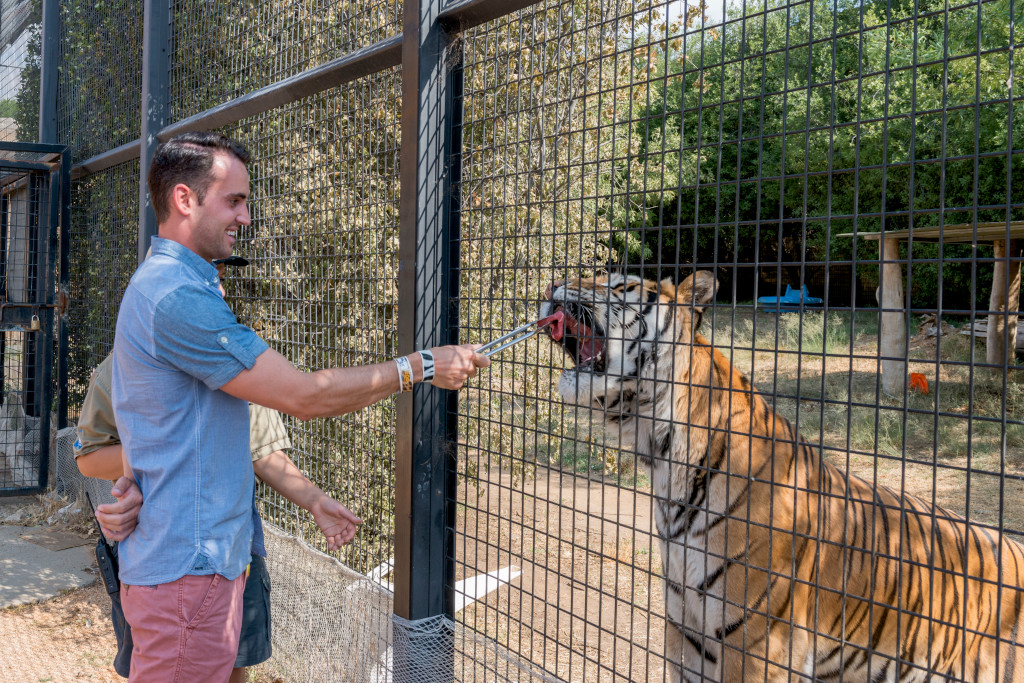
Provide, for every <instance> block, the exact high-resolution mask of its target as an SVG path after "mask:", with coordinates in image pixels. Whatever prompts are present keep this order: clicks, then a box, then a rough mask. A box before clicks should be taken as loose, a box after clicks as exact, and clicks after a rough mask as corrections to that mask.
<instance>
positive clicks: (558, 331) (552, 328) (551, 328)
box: [537, 311, 565, 341]
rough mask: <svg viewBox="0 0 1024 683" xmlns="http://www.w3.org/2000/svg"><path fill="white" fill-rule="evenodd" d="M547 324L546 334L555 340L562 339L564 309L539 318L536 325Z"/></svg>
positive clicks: (563, 334) (563, 332)
mask: <svg viewBox="0 0 1024 683" xmlns="http://www.w3.org/2000/svg"><path fill="white" fill-rule="evenodd" d="M546 323H548V324H547V328H548V334H550V335H551V338H552V339H554V340H555V341H562V337H564V336H565V311H555V312H554V313H553V314H552V315H549V316H548V317H546V318H544V319H542V320H539V321H538V322H537V324H538V325H540V326H541V327H544V326H545V324H546Z"/></svg>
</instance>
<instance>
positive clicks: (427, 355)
mask: <svg viewBox="0 0 1024 683" xmlns="http://www.w3.org/2000/svg"><path fill="white" fill-rule="evenodd" d="M418 353H419V354H420V358H422V359H423V381H424V382H429V381H430V380H432V379H434V354H432V353H431V352H430V351H425V350H424V351H419V352H418Z"/></svg>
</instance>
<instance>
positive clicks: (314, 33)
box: [170, 0, 401, 120]
mask: <svg viewBox="0 0 1024 683" xmlns="http://www.w3.org/2000/svg"><path fill="white" fill-rule="evenodd" d="M172 11H173V16H174V19H173V21H172V31H173V42H174V52H173V54H174V66H173V69H172V73H171V92H172V93H173V97H172V98H171V100H170V101H171V109H172V115H173V117H174V119H175V120H177V119H183V118H186V117H188V116H192V115H193V114H197V113H199V112H201V111H203V110H204V109H207V108H210V107H213V106H215V105H217V104H221V103H223V102H225V101H227V100H230V99H232V98H234V97H238V96H240V95H243V94H245V93H248V92H250V91H252V90H256V89H257V88H261V87H264V86H268V85H271V84H272V83H276V82H278V81H281V80H283V79H285V78H287V77H289V76H294V75H295V74H297V73H300V72H301V71H303V70H305V69H310V68H312V67H315V66H319V65H321V64H323V63H325V62H328V61H330V60H331V59H335V58H337V57H341V56H342V55H346V54H349V53H352V52H355V51H356V50H358V49H360V48H364V47H367V46H369V45H372V44H373V43H375V42H377V41H379V40H383V39H384V38H388V37H390V36H393V35H395V34H398V33H401V5H400V4H399V3H397V2H395V1H394V0H374V1H373V2H352V1H351V0H315V1H314V2H308V1H298V0H274V1H273V2H253V1H247V2H235V1H233V0H221V1H217V2H208V1H207V0H178V2H175V3H173V7H172Z"/></svg>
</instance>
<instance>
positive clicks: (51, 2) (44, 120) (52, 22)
mask: <svg viewBox="0 0 1024 683" xmlns="http://www.w3.org/2000/svg"><path fill="white" fill-rule="evenodd" d="M40 30H41V33H42V49H41V54H40V57H41V61H40V65H39V142H57V80H58V70H57V67H58V64H59V62H60V0H43V16H42V26H40Z"/></svg>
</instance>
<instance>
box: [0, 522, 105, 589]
mask: <svg viewBox="0 0 1024 683" xmlns="http://www.w3.org/2000/svg"><path fill="white" fill-rule="evenodd" d="M47 530H48V529H47V527H39V526H37V527H24V526H6V525H4V526H0V609H2V608H5V607H14V606H15V605H26V604H29V603H33V602H39V601H40V600H49V599H50V598H53V597H56V596H57V595H59V594H60V593H61V592H62V591H66V590H70V589H73V588H82V587H84V586H88V585H90V584H92V583H95V581H96V574H95V573H94V572H95V570H92V568H93V566H94V565H95V564H96V555H95V553H94V552H93V546H92V544H91V543H88V544H87V545H79V546H76V547H72V548H66V549H64V550H58V551H54V550H50V549H48V548H45V547H43V546H41V545H38V544H37V543H33V542H30V541H28V540H26V539H25V538H23V536H32V537H33V538H35V539H36V540H38V539H39V538H40V537H42V536H45V535H46V533H47ZM90 570H92V571H90Z"/></svg>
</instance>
